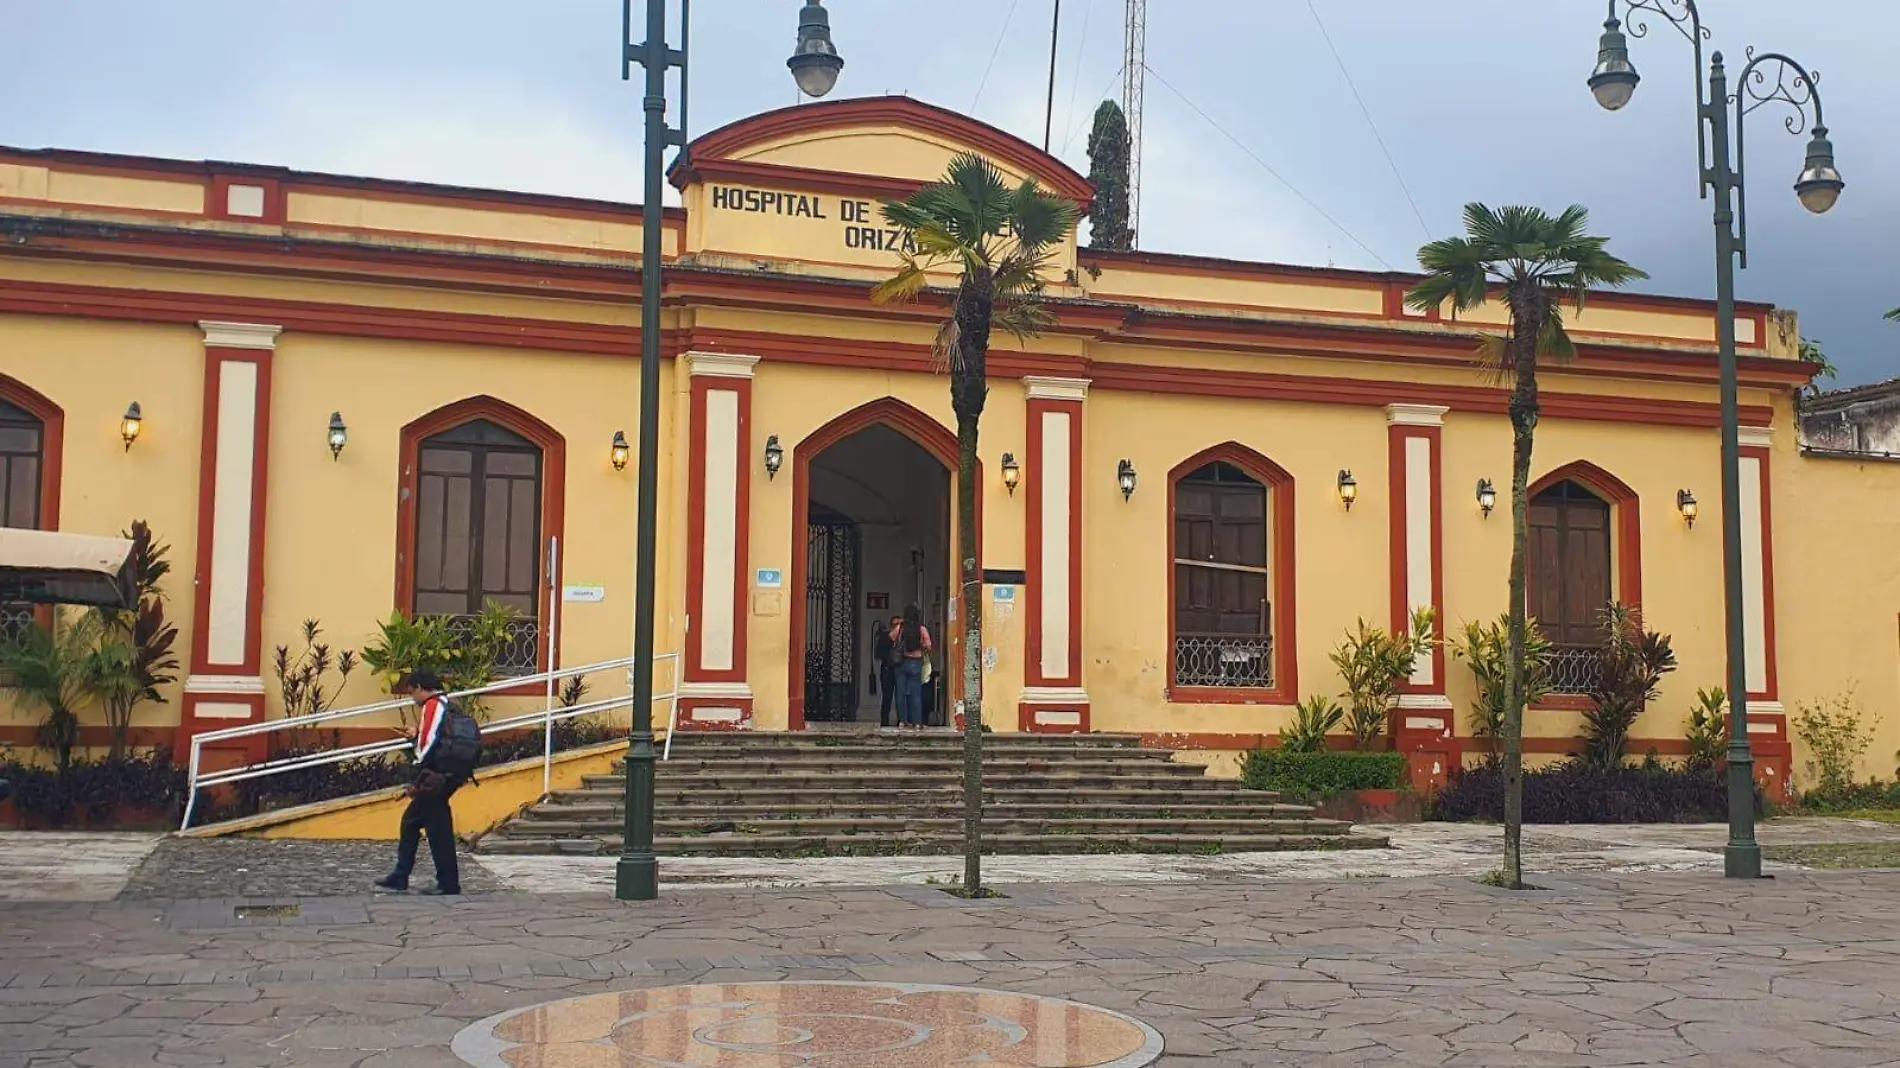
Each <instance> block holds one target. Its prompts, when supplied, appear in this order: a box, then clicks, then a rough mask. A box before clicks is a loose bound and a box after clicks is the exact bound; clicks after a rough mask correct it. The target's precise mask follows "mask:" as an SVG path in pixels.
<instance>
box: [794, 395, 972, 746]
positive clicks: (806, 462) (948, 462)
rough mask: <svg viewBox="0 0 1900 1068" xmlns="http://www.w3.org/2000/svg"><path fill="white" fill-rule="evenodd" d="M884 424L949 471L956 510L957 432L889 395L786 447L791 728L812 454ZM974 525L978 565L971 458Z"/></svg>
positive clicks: (957, 689)
mask: <svg viewBox="0 0 1900 1068" xmlns="http://www.w3.org/2000/svg"><path fill="white" fill-rule="evenodd" d="M871 426H885V427H889V428H890V429H892V430H895V431H896V432H898V433H899V434H902V435H904V436H905V437H907V438H909V439H910V440H911V441H913V442H916V443H917V446H918V447H919V448H921V449H923V450H924V451H925V452H927V453H929V454H930V455H931V456H932V457H934V458H935V459H936V460H937V462H938V463H940V464H942V465H943V466H944V467H945V468H946V469H947V470H948V471H949V472H950V502H951V512H952V513H953V515H954V512H955V510H956V495H957V436H956V433H955V432H954V431H952V430H950V429H949V428H948V427H946V426H944V425H943V424H942V423H939V422H937V421H936V420H935V419H933V418H931V417H930V416H928V415H925V414H924V413H923V412H921V411H918V410H917V409H916V408H913V407H911V406H910V405H908V404H905V403H904V402H903V401H900V400H898V399H897V398H895V397H880V398H878V399H877V400H874V401H870V402H869V403H866V404H861V405H859V406H858V407H856V408H853V409H851V410H850V411H848V412H845V413H844V414H843V415H840V416H838V417H837V418H836V419H833V420H832V421H831V422H829V423H826V424H825V425H824V426H821V427H819V428H818V429H817V430H814V431H812V432H811V433H810V434H807V435H806V436H805V439H804V440H803V441H800V442H799V443H798V444H797V446H795V447H794V448H793V449H792V538H791V557H792V567H791V572H792V574H791V581H790V582H789V583H788V584H787V587H786V591H787V597H788V599H789V600H790V601H791V619H790V624H791V626H790V640H789V641H788V642H787V653H788V655H787V656H786V658H785V659H786V677H787V683H786V712H787V720H788V722H789V726H790V729H791V730H795V731H801V730H804V729H805V581H806V576H805V568H806V561H805V557H806V543H807V541H808V539H809V537H810V533H809V531H808V530H807V528H808V527H809V525H810V523H811V464H812V461H813V460H814V459H816V458H817V457H818V455H819V454H820V453H822V452H824V451H825V449H827V448H829V447H830V446H832V445H835V444H837V443H838V442H840V441H843V440H844V439H845V438H848V437H850V436H851V435H853V434H855V433H857V432H858V431H860V430H863V429H865V428H866V427H871ZM976 478H977V488H978V492H977V494H976V529H977V545H976V556H977V567H978V568H979V569H980V568H981V567H982V566H983V559H982V557H983V544H982V542H983V535H982V531H983V494H982V492H981V490H982V486H983V461H982V460H981V459H978V460H977V471H976ZM950 537H951V541H952V543H953V544H952V546H951V548H952V550H953V551H952V552H951V553H950V554H949V555H950V560H949V564H950V567H951V568H952V571H951V573H950V574H949V576H948V582H949V588H950V589H951V590H952V591H954V592H955V595H956V597H957V598H958V599H959V600H961V599H962V598H963V583H962V581H961V579H962V576H961V575H960V574H958V573H956V571H955V569H956V568H957V567H958V566H959V564H958V561H960V560H962V558H963V552H962V547H961V546H958V545H955V544H954V542H955V540H956V524H955V523H954V522H953V523H952V524H951V530H950ZM957 610H958V613H959V614H958V617H957V618H958V620H959V621H961V620H963V619H965V618H967V617H966V616H965V615H963V613H967V612H970V611H972V610H975V611H982V605H980V604H978V605H970V604H960V605H958V609H957ZM946 629H948V630H949V631H950V633H949V634H946V635H943V636H942V637H943V641H944V663H946V664H948V665H951V666H950V667H948V668H946V669H945V671H944V674H946V675H948V676H949V677H950V680H951V681H950V694H951V698H952V700H953V701H954V700H955V699H956V698H957V697H959V696H961V690H962V687H963V682H962V679H963V661H962V647H963V628H962V627H961V626H953V627H948V628H946Z"/></svg>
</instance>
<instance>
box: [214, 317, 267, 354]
mask: <svg viewBox="0 0 1900 1068" xmlns="http://www.w3.org/2000/svg"><path fill="white" fill-rule="evenodd" d="M198 328H199V329H200V330H203V331H204V332H205V348H208V349H265V350H270V349H275V348H276V347H277V335H278V334H281V333H283V332H284V328H283V327H281V326H270V325H267V324H264V323H221V322H216V321H213V320H209V319H201V320H199V321H198Z"/></svg>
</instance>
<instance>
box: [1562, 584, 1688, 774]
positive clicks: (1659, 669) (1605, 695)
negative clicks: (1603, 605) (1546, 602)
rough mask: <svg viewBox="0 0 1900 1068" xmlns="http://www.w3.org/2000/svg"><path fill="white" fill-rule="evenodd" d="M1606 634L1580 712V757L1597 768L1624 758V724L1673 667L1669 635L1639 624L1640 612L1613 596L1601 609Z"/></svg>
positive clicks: (1628, 724)
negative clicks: (1613, 600)
mask: <svg viewBox="0 0 1900 1068" xmlns="http://www.w3.org/2000/svg"><path fill="white" fill-rule="evenodd" d="M1603 631H1604V634H1605V635H1606V637H1607V640H1606V641H1605V642H1604V643H1603V647H1602V648H1601V649H1599V650H1598V651H1597V680H1596V684H1595V685H1594V686H1592V687H1591V690H1590V709H1589V711H1587V712H1585V713H1584V714H1583V753H1582V758H1583V761H1584V762H1585V763H1587V764H1590V765H1592V766H1595V767H1599V768H1617V767H1622V766H1623V763H1624V762H1625V761H1626V760H1628V759H1629V750H1630V728H1631V727H1632V726H1634V725H1635V723H1636V719H1637V717H1639V716H1641V715H1642V714H1643V710H1644V709H1645V708H1648V707H1649V703H1650V702H1651V701H1654V700H1655V699H1656V696H1657V694H1658V693H1659V692H1660V691H1661V687H1662V678H1663V676H1664V675H1667V674H1669V673H1670V672H1672V671H1674V670H1676V653H1675V650H1673V649H1671V648H1670V647H1669V635H1667V634H1658V633H1656V632H1655V631H1653V630H1649V629H1648V628H1646V627H1644V626H1643V619H1642V614H1641V613H1640V612H1638V611H1637V610H1636V609H1634V608H1631V607H1629V606H1628V605H1625V604H1622V603H1621V602H1618V603H1616V604H1612V605H1610V606H1609V607H1608V608H1607V609H1605V610H1604V612H1603Z"/></svg>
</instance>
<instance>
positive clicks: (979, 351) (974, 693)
mask: <svg viewBox="0 0 1900 1068" xmlns="http://www.w3.org/2000/svg"><path fill="white" fill-rule="evenodd" d="M994 284H995V280H994V279H993V278H992V277H991V276H990V275H989V274H988V273H987V272H966V273H965V274H964V276H963V280H962V282H961V284H959V285H958V287H957V302H956V310H955V315H956V318H957V351H956V353H955V356H954V359H953V360H952V361H951V366H950V407H951V408H952V410H954V411H955V412H956V416H957V594H956V602H955V603H956V608H957V611H958V612H959V613H960V614H961V618H960V619H959V620H958V621H959V622H960V623H962V625H963V665H962V667H963V699H962V702H961V703H962V705H963V891H964V893H966V894H968V895H969V896H971V897H981V896H983V572H982V571H981V570H980V569H979V568H978V566H977V561H978V559H979V558H980V557H981V555H982V554H981V552H980V550H979V546H980V544H981V542H980V539H981V538H982V536H983V532H982V530H981V529H980V528H979V525H978V523H977V515H976V502H977V495H978V494H979V493H981V492H982V487H981V486H979V485H978V484H977V455H978V454H977V440H976V438H977V426H978V424H979V423H981V422H982V419H983V406H984V404H985V403H986V402H987V401H988V399H989V392H990V384H989V351H990V323H991V318H992V316H993V314H994V311H995V299H996V298H995V288H994ZM947 663H948V662H947V661H946V666H947Z"/></svg>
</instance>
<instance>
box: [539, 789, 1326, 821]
mask: <svg viewBox="0 0 1900 1068" xmlns="http://www.w3.org/2000/svg"><path fill="white" fill-rule="evenodd" d="M900 813H901V814H902V815H903V816H906V817H911V818H917V819H931V818H937V819H944V818H957V819H961V818H962V816H963V799H962V798H961V797H960V796H956V795H950V796H948V797H943V798H938V799H934V800H932V801H928V802H915V801H914V802H911V803H908V804H905V805H904V806H902V807H901V808H898V807H895V806H891V805H864V804H860V803H856V802H855V801H853V800H848V799H845V800H840V801H838V802H836V803H830V804H802V805H787V806H778V805H731V804H702V805H669V806H668V807H667V809H666V812H665V816H666V817H667V818H670V819H676V820H680V821H683V822H694V823H707V822H721V821H731V822H735V823H749V822H757V821H759V820H781V819H783V820H790V819H826V818H832V819H852V818H859V817H865V816H891V815H893V814H900ZM983 814H984V817H985V818H986V819H998V820H1066V819H1108V820H1119V819H1172V820H1175V821H1181V820H1210V819H1214V820H1218V819H1311V818H1312V816H1313V810H1312V808H1311V807H1309V806H1306V805H1287V804H1280V803H1278V802H1274V801H1270V800H1269V801H1264V802H1260V803H1257V804H1251V805H1250V804H1241V803H1234V804H1220V805H1167V804H1145V805H1144V804H1097V805H1075V804H1029V805H1019V804H1012V803H1009V802H1004V801H986V802H984V805H983ZM521 818H522V819H523V820H524V821H526V822H528V823H534V822H538V821H541V820H610V821H618V820H620V818H621V806H620V804H619V803H618V802H617V801H613V802H609V801H566V802H564V801H563V800H562V798H561V796H560V795H557V796H556V797H554V798H553V799H551V802H550V803H549V804H544V805H537V806H535V807H534V808H531V809H529V810H528V811H526V812H524V813H522V814H521Z"/></svg>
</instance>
